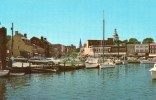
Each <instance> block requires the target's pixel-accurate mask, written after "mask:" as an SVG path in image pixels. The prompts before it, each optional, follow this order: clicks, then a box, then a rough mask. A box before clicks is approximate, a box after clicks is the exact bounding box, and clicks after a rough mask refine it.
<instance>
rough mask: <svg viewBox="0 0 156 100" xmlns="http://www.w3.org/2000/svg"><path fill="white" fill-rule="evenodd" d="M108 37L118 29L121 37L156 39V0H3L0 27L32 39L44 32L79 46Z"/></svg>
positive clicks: (54, 39) (54, 40)
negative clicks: (103, 32)
mask: <svg viewBox="0 0 156 100" xmlns="http://www.w3.org/2000/svg"><path fill="white" fill-rule="evenodd" d="M103 11H104V19H105V39H107V38H112V37H113V34H114V29H115V28H116V29H117V33H118V35H119V39H120V40H125V39H130V38H137V39H138V40H139V41H142V40H143V39H144V38H147V37H152V38H153V39H154V40H156V39H155V38H156V0H1V2H0V23H1V24H0V27H6V28H7V34H8V35H11V30H10V28H11V23H12V22H13V23H14V30H15V31H19V32H20V33H22V34H24V33H27V36H28V38H29V39H30V38H31V37H33V36H36V37H38V38H40V37H41V36H44V37H45V38H47V40H48V41H49V42H51V43H52V44H63V45H71V44H74V45H75V46H77V47H78V46H79V41H80V39H81V42H82V44H84V43H86V41H87V40H91V39H94V40H102V36H103V35H102V31H103V28H102V27H103V23H102V20H103Z"/></svg>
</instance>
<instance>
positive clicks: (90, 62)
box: [85, 58, 99, 68]
mask: <svg viewBox="0 0 156 100" xmlns="http://www.w3.org/2000/svg"><path fill="white" fill-rule="evenodd" d="M98 66H99V63H98V58H88V59H87V60H86V61H85V67H86V68H97V67H98Z"/></svg>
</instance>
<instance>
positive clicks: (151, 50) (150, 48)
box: [149, 43, 156, 57]
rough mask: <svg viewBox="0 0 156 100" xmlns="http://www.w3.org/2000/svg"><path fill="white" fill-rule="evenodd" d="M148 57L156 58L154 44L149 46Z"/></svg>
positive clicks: (155, 46)
mask: <svg viewBox="0 0 156 100" xmlns="http://www.w3.org/2000/svg"><path fill="white" fill-rule="evenodd" d="M149 57H156V43H150V44H149Z"/></svg>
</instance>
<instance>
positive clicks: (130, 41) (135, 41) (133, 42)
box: [128, 38, 140, 44]
mask: <svg viewBox="0 0 156 100" xmlns="http://www.w3.org/2000/svg"><path fill="white" fill-rule="evenodd" d="M128 43H130V44H136V43H140V42H139V41H138V40H137V39H136V38H130V39H129V42H128Z"/></svg>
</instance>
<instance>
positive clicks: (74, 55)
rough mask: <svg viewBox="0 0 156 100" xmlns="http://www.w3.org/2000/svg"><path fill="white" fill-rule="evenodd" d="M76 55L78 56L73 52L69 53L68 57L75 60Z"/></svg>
mask: <svg viewBox="0 0 156 100" xmlns="http://www.w3.org/2000/svg"><path fill="white" fill-rule="evenodd" d="M77 55H78V53H77V52H75V51H73V52H71V53H70V55H69V56H70V57H72V58H76V57H77Z"/></svg>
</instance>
